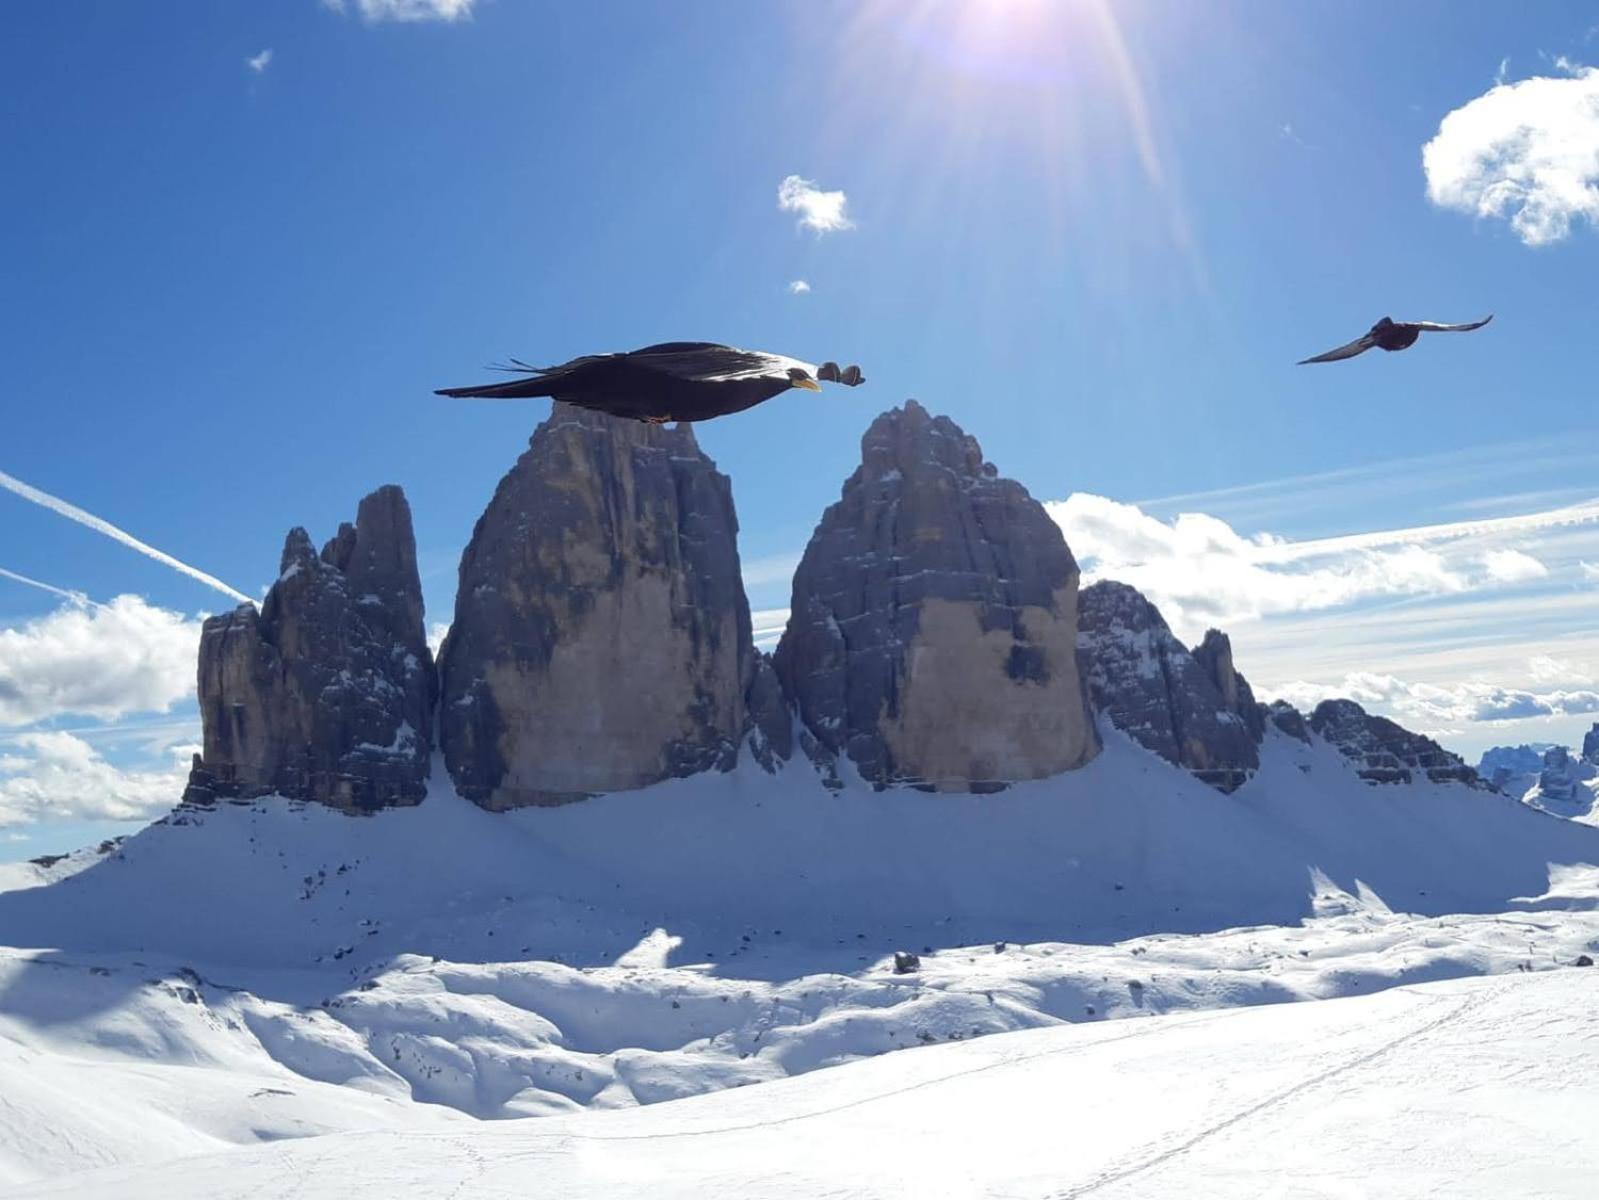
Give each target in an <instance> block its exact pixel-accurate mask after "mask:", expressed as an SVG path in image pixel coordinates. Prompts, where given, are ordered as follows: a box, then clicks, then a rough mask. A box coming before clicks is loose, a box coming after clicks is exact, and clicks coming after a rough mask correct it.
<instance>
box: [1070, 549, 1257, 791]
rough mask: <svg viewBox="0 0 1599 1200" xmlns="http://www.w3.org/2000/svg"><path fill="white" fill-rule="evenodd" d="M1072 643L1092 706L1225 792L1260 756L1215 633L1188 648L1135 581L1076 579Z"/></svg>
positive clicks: (1223, 643)
mask: <svg viewBox="0 0 1599 1200" xmlns="http://www.w3.org/2000/svg"><path fill="white" fill-rule="evenodd" d="M1077 645H1078V649H1079V651H1080V652H1081V656H1082V661H1083V666H1084V670H1085V672H1086V674H1087V676H1088V688H1089V693H1090V695H1091V696H1092V697H1093V701H1094V707H1095V708H1096V709H1098V711H1099V712H1101V713H1103V714H1104V715H1105V716H1107V717H1109V718H1110V721H1111V723H1112V724H1113V725H1115V726H1116V728H1118V729H1120V730H1122V731H1123V732H1124V733H1126V734H1127V735H1128V736H1130V737H1131V738H1132V739H1133V740H1134V741H1135V742H1137V743H1138V744H1139V745H1141V746H1143V747H1144V748H1145V749H1146V750H1151V751H1153V752H1154V753H1156V754H1158V755H1160V756H1161V757H1162V758H1164V759H1165V760H1166V761H1167V762H1169V763H1174V764H1176V765H1178V766H1181V767H1186V768H1187V769H1188V770H1189V771H1191V772H1192V773H1193V774H1194V775H1195V776H1196V777H1197V778H1199V779H1201V780H1203V781H1204V782H1206V783H1208V784H1210V785H1211V786H1213V787H1216V788H1219V789H1220V790H1222V791H1224V792H1230V791H1232V790H1234V789H1235V788H1237V787H1238V786H1239V785H1240V784H1242V783H1243V782H1244V780H1246V779H1248V778H1249V775H1250V772H1252V771H1254V770H1255V769H1256V768H1257V767H1259V766H1260V751H1259V748H1258V736H1259V735H1258V734H1257V732H1256V731H1257V730H1260V731H1261V732H1264V726H1263V724H1262V723H1261V722H1260V718H1259V711H1258V708H1257V707H1256V705H1255V700H1254V696H1253V695H1252V694H1251V693H1250V691H1249V685H1248V684H1247V683H1245V682H1244V680H1243V677H1242V676H1240V675H1238V674H1237V673H1236V672H1235V671H1234V670H1233V667H1232V649H1231V646H1230V645H1229V644H1228V642H1227V639H1226V638H1225V637H1224V636H1223V635H1221V634H1219V633H1215V631H1212V633H1211V634H1210V635H1208V636H1207V637H1206V639H1205V642H1204V644H1203V646H1202V647H1201V651H1202V652H1203V654H1204V658H1203V660H1201V659H1200V658H1196V657H1195V656H1194V655H1193V654H1190V653H1189V652H1188V650H1187V649H1186V648H1185V647H1184V646H1183V644H1182V643H1181V642H1180V641H1178V640H1177V638H1176V637H1175V636H1174V635H1173V634H1172V631H1171V629H1170V628H1169V627H1168V626H1167V624H1166V621H1165V618H1163V617H1162V616H1161V615H1160V610H1159V609H1157V608H1156V607H1155V606H1154V605H1153V604H1151V603H1150V602H1149V601H1148V600H1146V599H1145V598H1144V597H1143V595H1142V594H1141V593H1140V592H1139V591H1138V590H1137V589H1136V588H1132V587H1129V586H1128V585H1127V584H1125V583H1116V582H1114V581H1112V580H1102V581H1101V582H1099V583H1096V584H1094V585H1093V586H1092V587H1088V588H1084V589H1083V596H1082V618H1081V631H1080V632H1079V634H1078V641H1077ZM1224 688H1225V690H1224ZM1245 708H1247V711H1248V714H1249V715H1248V716H1247V718H1246V716H1245V715H1244V712H1243V711H1242V710H1244V709H1245Z"/></svg>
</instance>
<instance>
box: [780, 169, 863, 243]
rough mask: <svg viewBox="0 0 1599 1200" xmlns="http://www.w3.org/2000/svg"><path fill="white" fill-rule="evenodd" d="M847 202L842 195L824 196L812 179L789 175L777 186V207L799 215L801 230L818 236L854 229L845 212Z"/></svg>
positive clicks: (829, 193) (853, 223)
mask: <svg viewBox="0 0 1599 1200" xmlns="http://www.w3.org/2000/svg"><path fill="white" fill-rule="evenodd" d="M848 203H849V202H848V200H847V198H846V197H845V195H844V193H843V192H824V191H823V190H822V189H821V188H819V187H817V186H816V184H815V183H813V182H812V181H811V180H809V179H804V178H801V177H800V176H798V175H790V176H788V177H787V178H785V179H784V180H783V182H782V183H780V184H778V185H777V207H778V208H779V209H780V210H782V211H783V212H787V213H798V214H799V224H800V228H801V229H810V230H814V231H815V232H816V233H817V234H818V235H820V234H824V233H837V232H839V231H840V230H844V229H853V228H855V222H854V221H852V220H850V218H849V214H848V213H847V212H846V207H847V205H848Z"/></svg>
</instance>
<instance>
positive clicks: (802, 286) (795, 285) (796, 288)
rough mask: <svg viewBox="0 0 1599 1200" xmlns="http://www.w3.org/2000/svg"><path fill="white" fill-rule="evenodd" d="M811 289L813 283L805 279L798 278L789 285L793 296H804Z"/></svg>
mask: <svg viewBox="0 0 1599 1200" xmlns="http://www.w3.org/2000/svg"><path fill="white" fill-rule="evenodd" d="M810 290H811V285H810V284H808V283H806V282H805V281H804V280H803V279H796V280H794V281H793V282H792V283H790V284H789V285H788V291H789V294H790V295H792V296H803V295H804V294H805V293H806V292H808V291H810Z"/></svg>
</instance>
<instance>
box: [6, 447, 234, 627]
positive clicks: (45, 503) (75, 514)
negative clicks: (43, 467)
mask: <svg viewBox="0 0 1599 1200" xmlns="http://www.w3.org/2000/svg"><path fill="white" fill-rule="evenodd" d="M0 487H3V488H5V489H6V490H7V491H8V492H14V493H16V494H17V495H18V496H21V497H22V498H23V499H24V500H31V501H33V503H35V504H37V505H39V506H41V507H43V508H48V509H49V510H50V511H51V512H53V513H59V514H60V515H61V516H63V517H65V518H66V519H67V520H69V521H76V522H77V523H78V524H79V525H87V526H88V527H89V528H90V529H93V530H94V531H95V532H96V533H103V534H105V535H106V537H108V538H110V539H111V540H112V541H114V542H121V543H122V544H123V545H124V546H126V547H128V549H130V550H137V551H138V552H139V553H140V554H143V555H144V556H146V557H147V558H153V559H155V560H156V562H158V563H164V564H165V565H166V566H169V567H171V568H172V569H173V570H174V571H178V572H180V573H181V574H184V575H187V576H188V577H189V578H190V579H194V580H198V581H199V582H200V583H203V584H205V585H206V587H209V588H215V589H216V590H217V591H219V592H221V593H222V594H223V595H224V596H230V597H232V598H233V599H234V600H237V601H239V602H240V603H250V597H248V596H246V595H245V594H244V593H243V592H241V591H239V589H238V588H233V587H229V586H228V585H227V584H225V583H223V582H222V581H221V580H220V579H218V578H217V577H216V576H215V575H207V574H206V573H205V572H204V571H202V570H200V569H199V568H198V567H191V566H190V565H189V564H188V563H186V562H179V561H178V560H177V559H175V558H173V557H172V555H170V554H167V553H165V552H164V551H161V550H157V549H156V548H155V547H154V546H151V545H148V544H147V543H145V542H141V541H140V540H139V539H138V538H136V537H134V536H133V535H132V534H131V533H129V532H128V531H127V530H125V529H118V528H117V527H116V526H115V525H113V524H111V522H110V521H105V520H102V519H101V518H99V517H97V516H95V515H94V514H93V513H90V512H84V511H83V509H81V508H79V507H78V506H77V505H76V504H68V503H67V502H66V501H65V500H63V499H61V498H60V497H59V496H52V495H51V494H50V493H49V492H41V491H40V490H39V489H38V488H36V487H32V486H31V485H29V484H26V483H23V482H22V480H20V479H18V478H16V477H15V476H13V475H7V474H6V473H5V472H4V471H0ZM30 582H31V581H30Z"/></svg>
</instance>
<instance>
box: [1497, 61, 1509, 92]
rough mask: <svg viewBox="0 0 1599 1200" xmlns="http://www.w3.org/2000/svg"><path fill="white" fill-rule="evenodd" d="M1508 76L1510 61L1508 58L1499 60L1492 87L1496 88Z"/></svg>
mask: <svg viewBox="0 0 1599 1200" xmlns="http://www.w3.org/2000/svg"><path fill="white" fill-rule="evenodd" d="M1509 75H1510V59H1509V57H1508V56H1506V57H1505V58H1501V59H1500V60H1499V69H1498V70H1497V71H1495V72H1494V86H1495V87H1498V86H1499V85H1500V84H1502V83H1503V82H1504V81H1505V79H1506V78H1507V77H1508V76H1509Z"/></svg>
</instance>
